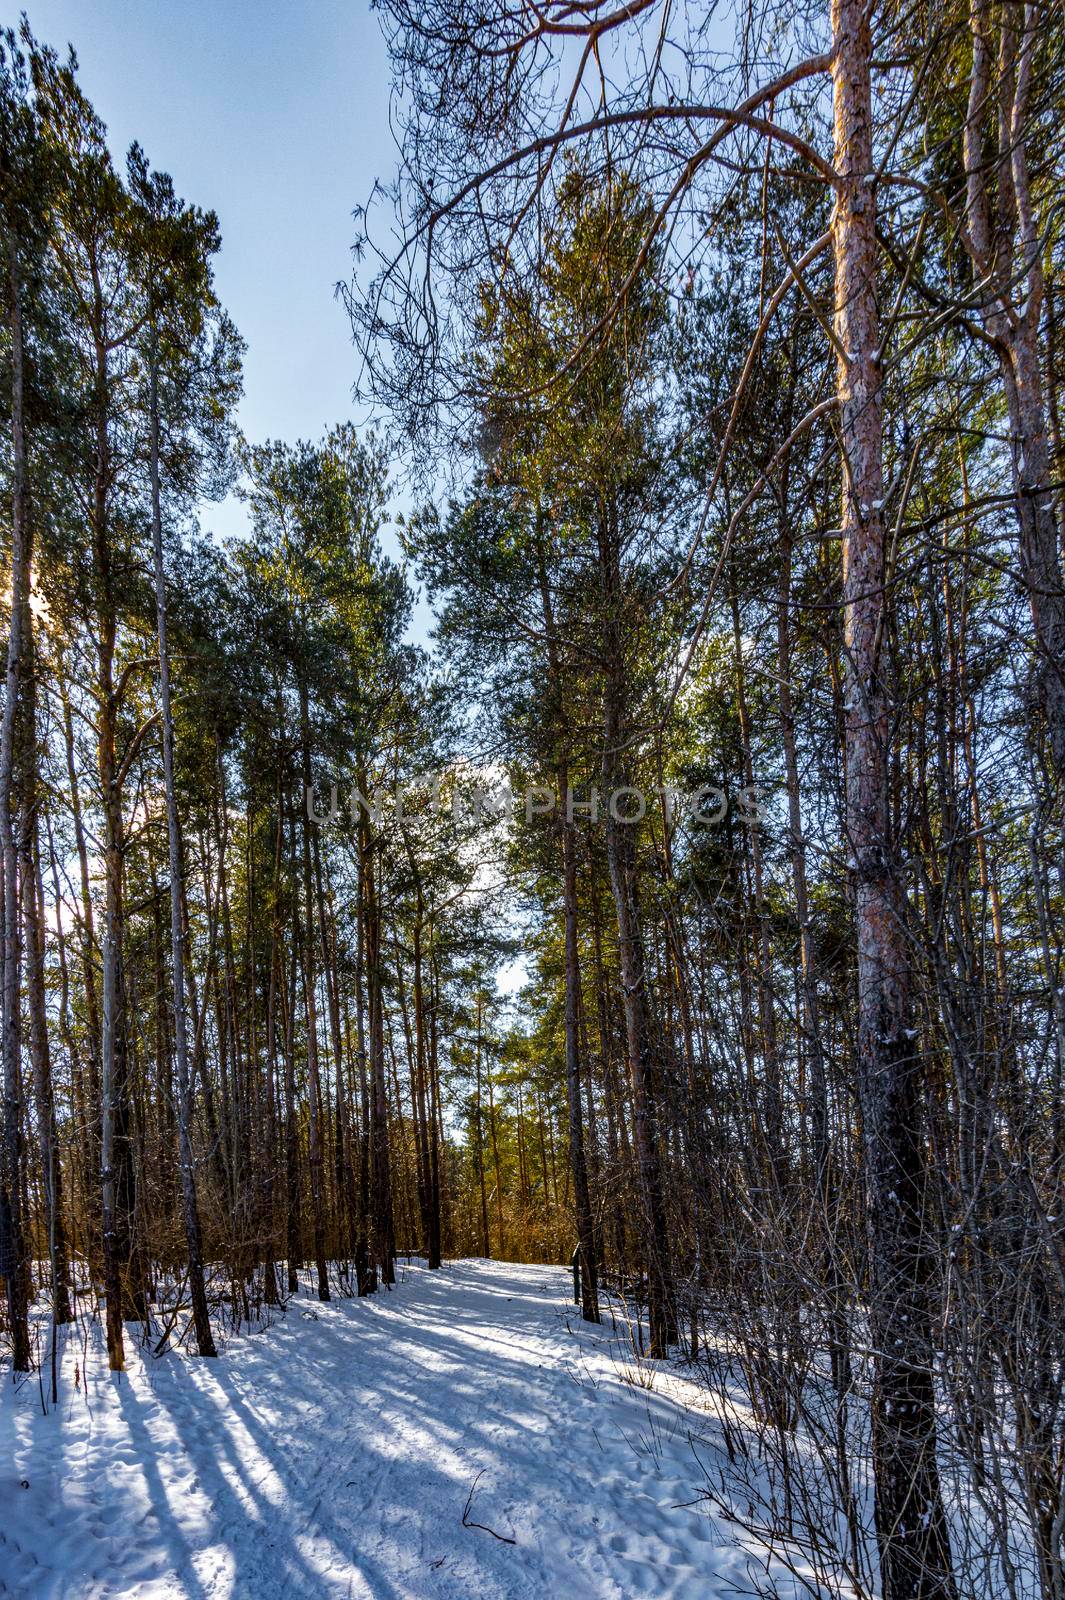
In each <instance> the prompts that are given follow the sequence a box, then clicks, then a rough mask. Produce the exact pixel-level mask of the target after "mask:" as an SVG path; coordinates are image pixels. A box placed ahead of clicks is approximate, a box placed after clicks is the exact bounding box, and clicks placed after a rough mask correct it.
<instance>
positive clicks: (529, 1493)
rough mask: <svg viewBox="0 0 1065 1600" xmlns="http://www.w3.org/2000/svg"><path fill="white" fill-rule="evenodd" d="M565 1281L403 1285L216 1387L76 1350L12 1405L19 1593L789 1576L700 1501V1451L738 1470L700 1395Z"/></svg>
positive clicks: (4, 1569) (536, 1272) (619, 1594)
mask: <svg viewBox="0 0 1065 1600" xmlns="http://www.w3.org/2000/svg"><path fill="white" fill-rule="evenodd" d="M570 1281H571V1280H570V1278H569V1275H568V1273H566V1272H565V1271H563V1270H561V1269H559V1268H557V1267H542V1266H535V1267H529V1266H514V1265H510V1264H500V1263H492V1262H484V1261H463V1262H455V1263H451V1264H449V1265H448V1266H446V1267H445V1268H444V1269H443V1270H442V1271H440V1272H433V1273H430V1272H429V1271H428V1270H426V1269H425V1268H424V1267H422V1266H419V1265H417V1264H414V1265H411V1266H401V1268H400V1282H399V1284H398V1285H397V1287H396V1288H395V1289H394V1290H393V1291H391V1292H388V1291H387V1290H383V1291H381V1292H380V1293H379V1294H377V1295H376V1296H373V1297H371V1298H368V1299H363V1300H350V1299H347V1300H337V1301H334V1302H332V1303H330V1304H328V1305H320V1304H319V1303H318V1302H317V1301H316V1300H314V1299H312V1298H311V1297H310V1296H309V1295H307V1294H306V1293H301V1295H300V1296H299V1297H298V1298H296V1299H294V1300H293V1301H292V1302H290V1305H289V1308H288V1311H287V1313H286V1314H285V1315H283V1316H280V1317H278V1318H277V1319H276V1320H275V1321H274V1322H273V1323H272V1325H271V1326H269V1327H268V1328H266V1329H264V1330H263V1331H262V1332H259V1333H245V1334H243V1335H241V1336H239V1337H234V1338H231V1339H230V1340H229V1341H228V1342H227V1344H226V1347H225V1352H224V1354H223V1355H222V1356H221V1357H220V1358H219V1359H218V1360H217V1361H199V1360H196V1359H192V1358H190V1357H188V1356H186V1355H184V1354H178V1353H169V1354H167V1355H164V1356H162V1357H160V1358H158V1359H156V1358H154V1357H153V1356H152V1355H151V1354H150V1352H149V1351H147V1350H145V1349H143V1348H142V1347H141V1346H139V1345H138V1344H137V1340H136V1335H137V1333H138V1331H139V1330H138V1326H137V1325H136V1324H130V1325H129V1327H128V1328H127V1347H128V1371H127V1372H126V1373H125V1374H124V1375H114V1374H111V1373H109V1372H108V1370H107V1365H106V1357H105V1354H104V1350H103V1341H102V1333H101V1330H100V1327H99V1324H98V1322H93V1323H90V1324H88V1325H77V1324H76V1325H75V1326H74V1327H73V1328H72V1329H71V1330H70V1331H69V1332H68V1334H67V1336H66V1338H65V1341H64V1346H63V1351H62V1374H61V1389H60V1398H59V1405H58V1408H57V1409H55V1410H52V1409H51V1408H49V1409H48V1411H47V1413H43V1412H42V1405H41V1390H40V1387H39V1385H38V1381H37V1378H36V1377H32V1378H31V1379H30V1380H28V1381H23V1382H21V1383H20V1384H19V1385H18V1386H15V1385H13V1384H12V1383H11V1381H10V1375H8V1376H7V1378H6V1379H5V1381H4V1383H3V1385H2V1389H0V1593H3V1594H14V1595H26V1596H33V1597H34V1600H58V1597H64V1600H67V1597H78V1600H81V1597H90V1596H91V1597H94V1600H95V1597H102V1596H105V1595H123V1596H135V1597H136V1600H163V1597H166V1600H173V1597H177V1596H186V1597H189V1600H222V1597H225V1600H230V1597H237V1600H242V1597H245V1596H249V1597H250V1596H252V1595H255V1596H257V1597H266V1600H273V1597H275V1596H276V1597H279V1600H280V1597H281V1596H286V1597H290V1596H334V1595H335V1596H346V1597H351V1600H365V1597H372V1600H534V1597H535V1600H556V1597H558V1600H562V1597H566V1596H573V1597H576V1600H651V1597H658V1596H663V1597H668V1600H719V1597H723V1596H725V1595H729V1596H732V1595H735V1594H736V1593H737V1592H739V1593H751V1592H752V1588H753V1585H752V1577H753V1576H754V1575H755V1574H757V1576H758V1577H760V1578H761V1580H762V1582H763V1583H765V1581H766V1571H767V1565H769V1566H770V1567H771V1563H767V1558H766V1555H765V1553H764V1552H762V1551H760V1550H759V1549H757V1548H746V1549H745V1548H744V1547H743V1546H742V1545H741V1544H739V1543H738V1542H737V1535H736V1531H735V1528H734V1527H730V1526H729V1525H728V1524H727V1523H726V1522H725V1521H724V1520H722V1519H719V1518H718V1517H717V1516H716V1515H715V1514H714V1513H713V1512H712V1511H711V1510H709V1509H708V1506H707V1502H706V1500H705V1499H703V1498H701V1497H700V1492H699V1491H700V1487H701V1486H702V1485H703V1484H705V1481H706V1480H705V1478H704V1477H703V1474H702V1472H701V1470H700V1465H699V1460H698V1459H697V1456H696V1450H697V1451H698V1456H699V1457H700V1458H702V1460H703V1461H705V1460H706V1459H707V1455H708V1452H709V1453H710V1456H711V1458H712V1459H715V1460H718V1459H721V1445H720V1439H719V1436H718V1434H717V1428H716V1424H715V1421H714V1419H713V1418H712V1417H711V1415H710V1414H709V1412H708V1410H707V1409H706V1400H705V1391H703V1390H701V1389H700V1387H699V1386H698V1385H697V1384H695V1383H693V1382H691V1381H690V1379H688V1378H686V1377H685V1376H684V1375H683V1371H682V1369H678V1368H675V1367H674V1368H667V1367H666V1366H665V1365H664V1364H662V1363H650V1362H642V1361H640V1360H638V1359H637V1358H636V1357H634V1355H633V1353H632V1349H631V1344H630V1340H629V1335H628V1330H627V1328H626V1325H625V1322H624V1320H623V1318H620V1317H617V1318H614V1317H611V1315H610V1314H609V1313H608V1315H607V1319H606V1321H605V1323H604V1326H603V1327H602V1328H594V1327H592V1326H590V1325H589V1324H586V1323H583V1322H581V1320H580V1318H579V1316H578V1314H577V1313H576V1310H575V1308H574V1307H573V1305H572V1303H571V1301H570V1299H569V1286H570ZM76 1378H77V1386H75V1379H76ZM693 1445H694V1447H695V1448H694V1449H693ZM714 1452H717V1455H716V1456H715V1455H714ZM471 1489H474V1493H473V1497H472V1503H471V1504H470V1506H469V1510H468V1513H467V1515H466V1522H467V1523H470V1524H473V1523H479V1524H483V1525H484V1526H483V1527H476V1526H464V1518H463V1513H464V1509H465V1508H466V1505H467V1497H468V1496H469V1495H470V1491H471ZM486 1529H492V1530H494V1531H495V1533H497V1534H499V1535H502V1536H503V1538H496V1537H494V1536H493V1533H491V1532H488V1531H486ZM504 1540H513V1541H514V1542H513V1543H509V1542H504ZM772 1581H773V1582H774V1583H775V1581H776V1580H775V1579H774V1580H772ZM770 1592H771V1593H773V1594H778V1595H780V1596H790V1595H791V1594H792V1593H793V1592H794V1591H793V1589H792V1586H791V1582H790V1580H788V1579H787V1578H786V1577H782V1578H781V1580H780V1583H779V1587H776V1586H775V1587H773V1588H772V1589H771V1590H770Z"/></svg>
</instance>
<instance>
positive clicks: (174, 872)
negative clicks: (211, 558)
mask: <svg viewBox="0 0 1065 1600" xmlns="http://www.w3.org/2000/svg"><path fill="white" fill-rule="evenodd" d="M151 362H152V370H151V386H150V387H151V397H150V421H149V427H150V453H151V485H152V558H153V563H154V573H155V620H156V633H157V636H158V641H159V701H160V706H161V709H162V721H163V783H164V786H165V789H166V835H167V852H168V866H169V869H170V958H171V967H172V976H173V996H174V1061H175V1066H176V1069H177V1130H178V1167H179V1169H180V1177H181V1213H182V1220H183V1222H184V1224H185V1245H186V1248H187V1251H188V1258H189V1294H190V1297H191V1300H192V1321H193V1326H194V1328H195V1330H196V1345H197V1348H198V1350H199V1352H200V1355H201V1356H213V1355H216V1354H217V1351H216V1350H215V1343H214V1335H213V1333H212V1332H211V1318H210V1314H209V1312H208V1309H207V1293H206V1290H205V1288H204V1280H203V1238H202V1234H201V1231H200V1211H199V1205H198V1203H197V1196H196V1167H195V1162H194V1157H193V1150H192V1083H191V1077H190V1072H189V1044H188V1021H187V1012H186V995H185V939H184V928H183V925H182V906H181V879H182V873H183V871H184V868H183V865H182V856H181V831H180V823H179V821H178V807H177V793H176V791H175V788H174V711H173V705H172V703H171V696H170V650H169V644H168V641H167V616H166V575H165V572H164V568H163V515H162V506H161V502H160V485H159V362H158V335H157V333H156V331H155V329H154V328H153V330H152V351H151ZM161 1003H162V1000H161V997H160V1004H161Z"/></svg>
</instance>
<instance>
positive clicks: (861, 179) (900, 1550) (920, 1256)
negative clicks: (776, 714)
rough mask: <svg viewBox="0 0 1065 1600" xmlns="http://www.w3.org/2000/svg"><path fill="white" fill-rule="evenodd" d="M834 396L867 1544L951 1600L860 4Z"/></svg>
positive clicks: (913, 1598)
mask: <svg viewBox="0 0 1065 1600" xmlns="http://www.w3.org/2000/svg"><path fill="white" fill-rule="evenodd" d="M832 33H833V45H834V55H833V64H832V83H833V106H834V117H835V166H836V171H837V174H838V176H837V180H836V181H837V191H836V202H835V210H834V213H833V224H832V231H833V247H834V255H835V306H836V311H835V320H836V332H837V334H838V336H839V345H840V348H839V352H838V355H837V390H838V394H839V400H840V405H841V424H842V442H843V458H844V459H843V480H844V481H843V521H842V528H843V590H844V638H845V647H846V656H847V709H846V725H845V747H846V776H847V818H846V826H847V836H848V847H849V850H850V857H851V862H850V866H851V873H852V879H853V888H854V902H855V919H856V931H857V942H858V1050H857V1076H858V1093H859V1099H860V1103H861V1110H862V1136H863V1146H864V1148H863V1155H864V1168H865V1192H866V1207H867V1228H868V1238H869V1289H868V1295H869V1330H870V1342H871V1344H872V1348H873V1351H874V1357H873V1361H874V1393H873V1413H872V1433H873V1474H874V1489H875V1513H876V1529H877V1539H878V1543H879V1547H880V1562H881V1582H882V1586H883V1593H884V1600H953V1596H954V1593H955V1589H954V1582H953V1578H952V1574H951V1559H950V1546H949V1542H948V1536H947V1524H946V1517H945V1515H944V1511H943V1502H942V1496H941V1493H940V1486H939V1473H938V1468H937V1464H936V1422H935V1395H934V1390H933V1378H932V1369H931V1356H932V1347H931V1325H930V1310H929V1304H928V1285H927V1279H928V1253H929V1241H928V1240H927V1239H926V1238H925V1236H924V1221H923V1208H924V1193H925V1152H924V1142H923V1133H922V1112H923V1098H924V1096H923V1083H922V1064H921V1058H920V1056H919V1054H918V1053H917V1051H916V1050H915V1049H914V1045H913V1043H912V1040H913V1031H912V1029H911V1028H910V1026H909V1021H910V1014H909V953H908V950H907V948H906V935H905V931H904V926H903V916H904V890H903V882H902V869H901V866H900V862H899V856H898V851H897V848H896V842H895V840H894V838H893V836H892V829H891V823H890V809H889V779H890V769H889V754H890V752H889V740H890V737H891V728H892V720H893V719H892V706H891V697H890V688H889V684H888V674H887V670H886V654H887V651H886V640H885V634H886V628H885V621H886V609H887V605H888V597H887V594H886V592H885V581H886V562H885V555H886V552H885V522H884V515H883V510H882V505H883V493H884V489H883V391H882V386H881V364H880V363H881V351H880V323H879V315H878V310H877V296H876V231H875V230H876V212H875V188H874V176H873V173H874V168H873V151H872V110H871V85H870V78H871V72H870V61H871V53H872V41H871V32H870V24H869V16H868V11H867V9H866V7H865V5H864V4H863V0H833V5H832Z"/></svg>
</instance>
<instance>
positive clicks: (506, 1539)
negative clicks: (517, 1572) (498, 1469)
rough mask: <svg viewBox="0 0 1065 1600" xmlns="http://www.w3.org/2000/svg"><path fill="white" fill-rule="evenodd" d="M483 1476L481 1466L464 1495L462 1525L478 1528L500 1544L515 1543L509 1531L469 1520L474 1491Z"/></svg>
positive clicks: (515, 1540)
mask: <svg viewBox="0 0 1065 1600" xmlns="http://www.w3.org/2000/svg"><path fill="white" fill-rule="evenodd" d="M483 1477H484V1468H483V1467H482V1468H481V1470H480V1472H479V1473H478V1474H477V1476H476V1478H474V1480H473V1482H472V1483H471V1484H470V1492H469V1494H468V1495H467V1496H466V1507H465V1510H464V1511H463V1513H462V1526H463V1527H464V1528H480V1530H481V1532H482V1533H490V1534H491V1535H492V1538H493V1539H498V1540H499V1542H500V1544H517V1542H518V1541H517V1539H512V1538H511V1537H510V1534H509V1533H497V1532H496V1530H495V1529H494V1528H489V1527H488V1526H487V1524H486V1523H484V1522H471V1521H470V1507H471V1506H472V1505H473V1495H474V1491H475V1490H476V1488H477V1485H478V1484H479V1483H480V1481H481V1479H482V1478H483Z"/></svg>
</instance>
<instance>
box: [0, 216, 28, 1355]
mask: <svg viewBox="0 0 1065 1600" xmlns="http://www.w3.org/2000/svg"><path fill="white" fill-rule="evenodd" d="M5 243H6V247H7V249H6V254H7V263H6V265H7V272H6V274H5V276H6V278H7V291H8V292H7V301H8V330H9V333H10V338H11V444H12V482H11V623H10V628H9V630H8V638H7V673H6V680H5V685H4V711H3V720H2V722H0V849H2V852H3V862H2V864H3V874H4V877H3V918H4V926H3V958H4V964H3V1066H4V1127H3V1160H2V1163H0V1273H2V1274H3V1277H4V1281H5V1284H6V1286H7V1315H8V1322H9V1325H10V1331H11V1340H12V1361H13V1365H14V1369H15V1371H16V1372H27V1371H29V1368H30V1333H29V1260H28V1258H27V1254H26V1240H25V1222H24V1218H23V1208H22V1171H21V1167H22V1160H21V1157H22V1131H21V1121H22V1081H21V1072H20V1057H21V1052H22V1014H21V1013H22V981H21V979H22V941H21V939H20V937H19V873H18V829H17V826H16V819H15V811H14V805H15V800H16V793H15V781H14V780H15V760H16V750H15V745H16V735H17V732H18V729H19V724H20V720H21V719H20V710H21V705H22V692H23V677H24V673H25V659H26V645H27V635H28V632H29V617H30V563H31V559H32V552H31V535H30V528H29V520H28V514H27V513H28V498H29V485H28V482H27V473H26V432H25V416H24V399H23V393H24V375H23V366H24V351H23V332H22V286H21V282H20V277H19V266H18V253H17V247H16V244H15V241H14V239H13V238H12V236H11V235H10V233H8V234H7V236H6V239H5Z"/></svg>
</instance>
